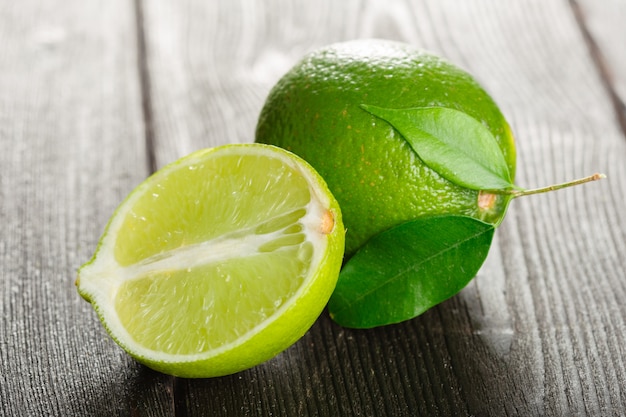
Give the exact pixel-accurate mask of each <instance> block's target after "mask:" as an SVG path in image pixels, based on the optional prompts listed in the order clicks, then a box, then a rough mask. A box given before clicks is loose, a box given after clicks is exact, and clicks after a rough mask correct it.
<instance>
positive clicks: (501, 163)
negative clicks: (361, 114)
mask: <svg viewBox="0 0 626 417" xmlns="http://www.w3.org/2000/svg"><path fill="white" fill-rule="evenodd" d="M361 107H362V108H363V109H364V110H366V111H367V112H369V113H371V114H372V115H374V116H376V117H378V118H380V119H383V120H385V121H386V122H387V123H389V124H390V125H391V126H393V127H394V128H395V129H396V130H397V131H398V132H399V133H400V134H401V135H402V136H403V137H404V139H405V140H406V141H407V142H408V143H409V145H410V146H411V147H412V148H413V150H414V151H415V153H416V154H417V155H418V156H419V158H420V159H421V160H422V161H424V163H425V164H426V165H427V166H428V167H429V168H431V169H433V170H434V171H436V172H438V173H439V174H440V175H441V176H442V177H444V178H445V179H447V180H448V181H451V182H453V183H455V184H457V185H460V186H462V187H466V188H470V189H473V190H501V189H510V188H514V187H515V186H514V185H513V184H512V183H511V174H510V171H509V167H508V165H507V163H506V160H505V159H504V155H503V154H502V150H501V149H500V147H499V146H498V142H497V141H496V139H495V137H494V136H493V135H492V134H491V132H490V131H489V129H487V127H486V126H485V125H483V124H482V123H481V122H479V121H478V120H476V119H474V118H473V117H471V116H470V115H468V114H467V113H464V112H462V111H459V110H455V109H451V108H446V107H415V108H410V109H385V108H382V107H376V106H370V105H364V104H363V105H361Z"/></svg>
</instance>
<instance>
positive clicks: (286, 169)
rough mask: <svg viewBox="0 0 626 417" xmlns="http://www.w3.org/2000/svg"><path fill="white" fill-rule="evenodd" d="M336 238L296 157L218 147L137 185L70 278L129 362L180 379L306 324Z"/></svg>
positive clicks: (257, 350)
mask: <svg viewBox="0 0 626 417" xmlns="http://www.w3.org/2000/svg"><path fill="white" fill-rule="evenodd" d="M344 234H345V232H344V228H343V224H342V221H341V213H340V210H339V206H338V204H337V202H336V200H335V199H334V197H333V196H332V194H331V193H330V191H329V190H328V188H327V186H326V184H325V182H324V181H323V179H322V178H321V177H320V176H319V175H318V174H317V173H316V172H315V171H314V170H313V169H312V168H311V167H310V166H309V165H308V164H307V163H306V162H304V161H303V160H302V159H300V158H299V157H297V156H295V155H294V154H292V153H290V152H287V151H285V150H282V149H279V148H276V147H273V146H268V145H259V144H246V145H225V146H221V147H217V148H212V149H205V150H201V151H197V152H195V153H193V154H191V155H188V156H186V157H184V158H182V159H180V160H178V161H176V162H174V163H172V164H170V165H168V166H166V167H164V168H163V169H161V170H160V171H158V172H157V173H155V174H154V175H152V176H151V177H149V178H148V179H147V180H146V181H144V182H143V183H142V184H140V185H139V186H138V187H137V188H136V189H135V190H134V191H133V192H132V193H131V194H130V195H129V196H128V197H127V198H126V200H125V201H124V202H123V203H122V204H121V205H120V206H119V207H118V209H117V210H116V211H115V213H114V214H113V216H112V218H111V219H110V221H109V224H108V225H107V227H106V230H105V232H104V235H103V236H102V238H101V239H100V243H99V245H98V248H97V249H96V253H95V255H94V256H93V258H92V259H91V260H90V261H89V262H88V263H87V264H85V265H83V266H82V267H81V268H80V269H79V272H78V279H77V280H76V285H77V286H78V292H79V293H80V294H81V296H83V298H85V299H86V300H87V301H89V302H91V303H92V305H93V306H94V308H95V310H96V311H97V313H98V315H99V317H100V320H101V321H102V323H103V324H104V326H105V327H106V329H107V331H108V332H109V333H110V335H111V336H112V337H113V339H114V340H115V341H116V342H117V343H118V344H119V345H120V346H121V347H122V348H123V349H124V350H126V351H127V352H128V353H129V354H130V355H131V356H133V357H134V358H135V359H137V360H138V361H139V362H141V363H144V364H145V365H147V366H149V367H151V368H153V369H156V370H158V371H161V372H164V373H168V374H172V375H177V376H183V377H210V376H219V375H225V374H231V373H235V372H238V371H241V370H243V369H247V368H250V367H252V366H254V365H257V364H259V363H261V362H263V361H265V360H267V359H269V358H271V357H273V356H275V355H276V354H278V353H279V352H281V351H282V350H284V349H286V348H287V347H289V346H290V345H291V344H293V343H294V342H295V341H296V340H298V339H299V338H300V337H301V336H302V335H303V334H304V333H305V332H306V331H307V330H308V329H309V328H310V326H311V325H312V324H313V323H314V322H315V320H316V319H317V317H318V316H319V314H320V313H321V311H322V310H323V308H324V306H325V305H326V303H327V301H328V299H329V297H330V295H331V293H332V291H333V289H334V287H335V283H336V280H337V276H338V274H339V269H340V267H341V262H342V258H343V249H344Z"/></svg>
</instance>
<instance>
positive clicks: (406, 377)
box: [144, 0, 626, 416]
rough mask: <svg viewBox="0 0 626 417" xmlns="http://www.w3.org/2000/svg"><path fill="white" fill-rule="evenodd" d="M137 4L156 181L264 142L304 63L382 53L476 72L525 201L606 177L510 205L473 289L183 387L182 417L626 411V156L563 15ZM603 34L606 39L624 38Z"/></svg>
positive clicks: (508, 10)
mask: <svg viewBox="0 0 626 417" xmlns="http://www.w3.org/2000/svg"><path fill="white" fill-rule="evenodd" d="M596 3H597V4H598V6H597V7H598V8H602V7H603V6H600V3H598V2H596ZM144 8H145V13H144V18H145V21H144V27H145V30H146V46H147V47H146V51H147V60H148V61H147V62H148V65H147V67H148V69H149V78H150V86H149V88H150V95H151V97H152V98H153V100H152V115H153V123H154V124H153V131H154V141H155V143H154V147H155V150H156V161H157V165H158V166H161V165H163V164H164V163H167V162H169V161H171V160H173V159H175V158H177V157H179V156H181V155H183V154H186V153H188V152H190V151H192V150H193V149H197V148H201V147H206V146H213V145H217V144H222V143H228V142H249V141H252V139H253V138H252V135H253V132H254V127H255V124H256V116H257V115H258V112H259V110H260V108H261V106H262V103H263V100H264V97H265V94H267V92H268V91H269V89H270V87H271V85H272V84H273V83H274V82H275V81H276V80H277V79H278V77H280V75H282V73H284V72H285V71H286V70H287V69H288V67H289V66H290V65H291V64H292V63H294V62H295V61H296V60H297V59H298V58H299V57H300V56H301V55H302V54H303V53H304V52H306V51H308V50H310V49H312V48H314V47H317V46H321V45H323V44H326V43H330V42H333V41H339V40H345V39H349V38H356V37H384V38H391V39H398V40H404V41H408V42H411V43H413V44H416V45H420V46H422V47H425V48H427V49H430V50H433V51H435V52H438V53H440V54H442V55H444V56H446V57H448V58H449V59H451V60H452V61H454V62H456V63H458V64H460V65H461V66H463V67H465V68H467V69H468V70H469V71H470V72H472V73H473V74H475V75H476V77H477V78H478V79H479V80H480V81H481V82H482V83H483V84H484V85H485V86H486V88H487V89H488V90H489V91H490V92H491V93H492V94H493V96H494V98H495V99H496V101H497V102H499V103H500V104H501V106H502V109H503V111H504V112H505V114H506V115H507V116H508V118H509V119H510V121H511V125H512V127H513V129H514V131H515V133H516V136H517V139H518V144H519V145H518V149H519V164H518V165H519V167H518V183H519V184H520V185H523V186H529V187H531V186H540V185H546V184H549V183H554V182H559V181H563V180H567V179H572V178H575V177H579V176H582V175H586V174H591V173H593V172H594V171H595V170H604V171H606V173H607V174H608V176H609V178H610V179H609V180H608V181H604V182H603V183H599V184H595V185H593V186H590V185H588V186H583V187H581V188H577V189H572V190H567V191H561V192H558V193H554V194H550V195H541V196H535V197H528V198H526V199H524V200H520V201H516V202H514V203H513V207H512V209H511V211H510V212H509V215H508V217H507V219H506V220H505V222H504V223H503V225H502V227H501V228H500V230H499V231H498V237H497V242H496V245H494V247H493V249H492V253H491V255H490V258H489V259H488V261H487V263H486V265H485V266H484V268H483V269H482V270H481V272H480V273H479V275H478V277H477V279H475V280H474V281H473V282H472V283H471V284H470V285H469V286H468V288H466V290H464V291H463V292H462V293H461V294H460V295H459V296H457V297H455V298H453V299H451V300H449V301H448V302H446V303H443V304H442V305H440V306H438V307H436V308H434V309H433V310H431V311H429V312H427V313H426V314H424V315H423V316H421V317H419V318H417V319H415V320H411V321H409V322H406V323H402V324H400V325H396V326H389V327H385V328H381V329H374V330H367V331H355V330H349V329H342V328H340V327H338V326H337V325H335V324H334V323H332V322H331V321H330V319H329V318H328V317H327V315H325V314H324V315H322V317H321V318H320V320H319V321H318V322H317V324H316V325H315V326H314V328H313V329H312V330H311V331H310V332H309V333H308V334H307V335H306V336H305V337H304V338H303V339H302V340H301V341H300V342H298V343H297V344H296V345H295V346H293V347H292V348H291V349H289V350H287V351H286V352H284V353H283V354H281V355H279V356H278V357H277V358H275V359H274V360H271V361H269V362H267V363H266V364H263V365H261V366H259V367H256V368H254V369H251V370H249V371H245V372H242V373H240V374H237V375H232V376H228V377H224V378H219V379H213V380H198V381H194V380H191V381H187V380H185V381H179V382H178V383H177V384H178V387H179V389H178V393H179V394H180V395H181V396H182V397H181V398H180V402H178V403H177V404H178V405H179V409H180V410H181V411H182V412H183V414H185V415H189V416H192V415H204V414H206V413H211V414H212V415H230V414H233V413H236V414H243V415H259V416H260V415H268V414H281V415H296V414H320V415H325V414H344V415H372V414H377V415H394V416H398V415H505V414H513V415H580V414H590V415H606V414H618V413H619V412H620V410H623V409H624V406H626V404H625V402H626V398H625V396H624V392H626V385H625V382H624V381H626V378H625V377H626V367H625V364H624V360H623V358H624V347H623V346H624V345H625V344H624V342H626V340H625V337H626V336H625V334H624V331H623V329H624V328H625V327H624V320H625V307H624V305H623V303H622V302H621V301H620V300H622V299H624V295H625V294H624V290H625V289H624V285H623V283H622V278H623V271H624V267H625V266H626V265H625V264H624V261H623V260H622V259H623V258H622V257H621V256H620V253H624V249H625V248H624V245H625V243H624V240H625V239H624V236H625V235H626V230H625V226H623V224H624V223H623V222H622V221H621V217H620V215H621V207H622V206H623V204H624V201H623V197H622V196H623V195H624V191H625V190H624V183H623V181H621V179H622V178H624V174H625V172H624V170H625V167H626V164H625V163H624V162H625V161H624V158H625V155H626V149H625V146H626V143H625V142H624V138H623V136H622V132H621V131H620V129H619V126H618V124H617V123H616V120H615V118H614V117H613V106H612V103H611V100H610V98H609V97H608V95H607V93H606V89H605V88H603V79H602V74H600V73H599V72H598V69H597V67H596V64H595V63H594V61H593V60H592V59H591V58H590V55H589V53H588V49H587V45H586V41H585V36H584V33H583V32H581V30H580V27H579V25H578V23H577V20H576V17H575V14H574V12H573V9H572V6H571V4H570V3H568V2H567V1H564V0H561V1H553V2H545V1H543V0H527V1H519V2H493V1H489V0H472V1H465V2H457V1H453V0H446V1H439V0H431V1H423V2H401V1H393V0H392V1H386V2H356V1H349V2H332V1H317V2H314V3H313V2H303V3H302V4H299V5H297V6H295V5H294V4H293V3H292V2H288V1H278V0H276V1H271V2H270V1H268V2H255V1H246V0H241V1H238V2H227V1H222V2H201V1H191V0H188V1H185V2H174V1H170V2H160V3H159V4H155V3H154V2H144ZM607 24H608V25H612V27H613V28H614V30H613V31H611V30H608V31H607V32H606V33H609V34H612V33H617V29H615V27H616V26H615V25H621V22H619V21H617V20H612V21H610V22H607ZM609 37H610V36H609ZM606 51H607V52H606V53H607V54H608V55H610V57H612V56H613V55H614V54H617V53H621V52H620V51H614V50H608V49H606ZM610 57H609V58H607V59H610Z"/></svg>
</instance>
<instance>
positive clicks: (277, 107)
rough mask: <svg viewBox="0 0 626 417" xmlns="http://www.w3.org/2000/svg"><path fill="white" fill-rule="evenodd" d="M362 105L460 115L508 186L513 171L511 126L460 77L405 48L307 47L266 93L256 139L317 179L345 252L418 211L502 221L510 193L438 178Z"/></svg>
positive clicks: (373, 44)
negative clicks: (495, 150)
mask: <svg viewBox="0 0 626 417" xmlns="http://www.w3.org/2000/svg"><path fill="white" fill-rule="evenodd" d="M364 104H365V105H371V106H378V107H385V108H394V109H405V108H414V107H433V106H436V107H448V108H453V109H456V110H460V111H462V112H464V113H466V114H468V115H470V116H471V117H473V118H475V119H477V120H479V121H480V122H482V123H483V124H484V125H485V126H487V128H488V129H489V131H490V132H491V133H492V134H493V136H494V137H495V139H496V140H497V142H498V145H499V146H500V149H501V150H502V153H503V155H504V158H505V160H506V163H507V165H508V167H509V171H510V174H511V180H513V179H514V175H515V144H514V140H513V136H512V133H511V130H510V129H509V126H508V124H507V122H506V120H505V118H504V117H503V115H502V113H501V112H500V110H499V109H498V107H497V105H496V104H495V102H494V101H493V100H492V99H491V97H490V96H489V95H488V94H487V93H486V92H485V90H484V89H483V88H482V87H481V86H480V85H479V84H478V83H477V82H476V80H474V79H473V78H472V77H471V76H470V75H469V74H468V73H467V72H465V71H463V70H462V69H460V68H458V67H456V66H455V65H453V64H451V63H449V62H447V61H445V60H444V59H442V58H440V57H437V56H435V55H433V54H430V53H427V52H424V51H422V50H419V49H417V48H414V47H412V46H410V45H407V44H403V43H398V42H391V41H384V40H373V39H367V40H357V41H349V42H344V43H338V44H334V45H330V46H327V47H323V48H320V49H318V50H316V51H313V52H312V53H310V54H309V55H307V56H305V57H304V58H303V59H302V60H301V61H300V62H298V63H297V64H296V65H295V66H294V67H293V68H292V69H291V70H290V71H289V72H288V73H287V74H285V75H284V76H283V77H282V78H281V79H280V80H279V81H278V83H277V84H276V85H275V86H274V87H273V88H272V90H271V92H270V94H269V96H268V98H267V100H266V102H265V105H264V107H263V109H262V112H261V114H260V117H259V121H258V124H257V129H256V141H257V142H262V143H270V144H274V145H277V146H280V147H283V148H285V149H288V150H290V151H292V152H294V153H296V154H298V155H300V156H301V157H303V158H304V159H305V160H306V161H308V162H309V163H310V164H311V165H312V166H313V167H314V168H315V169H316V170H317V171H318V172H319V173H320V174H321V175H322V177H324V179H325V180H326V182H327V183H328V185H329V187H330V189H331V191H332V192H333V194H334V195H335V197H336V198H337V200H338V201H339V204H340V205H341V208H342V213H343V218H344V222H345V226H346V229H347V236H346V255H347V256H349V255H351V254H353V253H354V252H355V251H356V250H357V249H358V248H360V247H361V246H362V245H363V244H364V243H365V242H366V241H367V240H368V239H369V238H371V237H372V236H374V235H376V234H378V233H380V232H382V231H384V230H387V229H389V228H390V227H392V226H395V225H398V224H401V223H403V222H406V221H409V220H412V219H414V218H416V217H420V216H423V215H431V214H432V215H434V214H460V215H467V216H472V217H476V218H479V219H481V220H484V221H487V222H491V223H498V222H499V221H500V220H501V219H502V217H503V216H504V213H505V211H506V207H507V205H508V202H509V200H510V196H506V195H493V194H491V195H486V194H484V193H483V194H480V193H479V191H475V190H469V189H466V188H463V187H460V186H458V185H455V184H453V183H451V182H450V181H448V180H446V179H444V178H443V177H442V176H441V175H439V174H438V173H437V172H435V171H433V170H432V169H430V168H428V167H427V166H426V165H424V164H423V163H422V161H421V160H419V158H418V157H417V156H416V154H415V153H414V152H413V151H412V150H411V149H410V147H409V146H408V144H407V143H406V141H405V140H404V139H403V138H402V137H401V135H400V134H399V133H398V132H397V131H396V130H394V129H393V128H392V127H391V126H390V125H389V124H388V123H385V122H384V121H382V120H380V119H377V118H376V117H374V116H373V115H371V114H369V113H367V112H366V111H365V110H364V109H363V108H362V107H361V105H364ZM459 140H467V139H465V138H459ZM469 140H471V138H469Z"/></svg>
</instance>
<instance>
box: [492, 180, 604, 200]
mask: <svg viewBox="0 0 626 417" xmlns="http://www.w3.org/2000/svg"><path fill="white" fill-rule="evenodd" d="M602 178H606V175H604V174H593V175H590V176H588V177H584V178H579V179H577V180H573V181H568V182H564V183H561V184H554V185H549V186H547V187H542V188H533V189H530V190H524V189H513V190H497V191H494V193H496V194H508V195H512V196H513V198H517V197H523V196H527V195H531V194H542V193H547V192H550V191H556V190H560V189H562V188H568V187H573V186H574V185H580V184H584V183H587V182H591V181H597V180H601V179H602Z"/></svg>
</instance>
